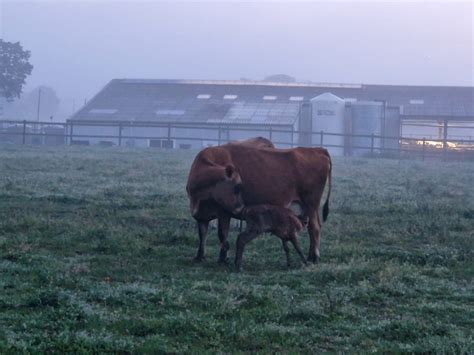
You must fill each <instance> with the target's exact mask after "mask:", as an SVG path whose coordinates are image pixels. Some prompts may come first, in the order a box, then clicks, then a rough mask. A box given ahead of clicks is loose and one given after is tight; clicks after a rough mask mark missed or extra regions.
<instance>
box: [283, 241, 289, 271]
mask: <svg viewBox="0 0 474 355" xmlns="http://www.w3.org/2000/svg"><path fill="white" fill-rule="evenodd" d="M281 245H282V246H283V250H284V251H285V255H286V266H288V267H290V264H291V263H290V248H289V247H288V241H287V240H284V239H282V240H281Z"/></svg>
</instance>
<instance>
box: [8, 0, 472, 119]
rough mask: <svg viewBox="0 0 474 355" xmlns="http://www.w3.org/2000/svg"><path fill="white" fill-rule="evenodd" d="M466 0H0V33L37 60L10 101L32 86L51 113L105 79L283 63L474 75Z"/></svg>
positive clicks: (391, 78)
mask: <svg viewBox="0 0 474 355" xmlns="http://www.w3.org/2000/svg"><path fill="white" fill-rule="evenodd" d="M473 8H474V6H473V3H472V2H429V3H426V2H425V3H423V2H400V3H390V2H384V1H379V2H360V1H357V2H299V3H289V2H268V1H265V2H263V1H262V2H235V1H224V2H200V3H196V2H187V1H179V2H150V1H133V2H115V1H110V0H109V1H61V2H60V1H18V0H15V1H13V0H3V1H2V0H0V31H1V33H0V35H1V38H3V39H4V40H6V41H10V42H17V41H20V43H21V44H22V46H23V48H24V49H26V50H29V51H31V58H30V62H31V64H33V66H34V68H33V72H32V75H31V76H30V77H28V79H27V84H26V86H25V87H24V90H23V92H24V95H23V96H22V98H21V99H20V100H17V101H16V102H15V103H13V104H12V105H13V106H15V105H16V106H15V107H16V109H18V110H23V111H22V112H29V110H30V108H28V107H29V106H28V105H29V104H28V105H27V104H26V103H27V102H31V103H32V104H31V105H32V107H33V108H32V111H31V112H33V113H32V114H34V112H35V111H34V107H35V104H34V102H35V99H34V97H36V96H37V90H38V88H39V87H40V86H41V87H42V95H43V94H44V97H43V96H42V100H44V103H45V105H46V103H48V104H47V105H46V106H47V107H50V109H49V110H50V111H51V112H52V113H51V115H52V116H54V120H55V121H57V120H65V119H66V118H67V117H68V116H69V115H71V114H72V112H73V111H74V110H77V109H79V108H80V106H81V105H83V104H84V102H85V100H88V99H90V98H91V97H92V96H93V95H94V94H96V93H97V92H98V91H99V90H100V89H101V88H102V87H103V86H104V85H105V84H107V82H109V81H110V80H111V79H113V78H154V79H230V80H235V79H237V80H238V79H241V78H246V79H251V80H261V79H263V78H264V77H266V76H268V75H272V74H280V73H282V74H288V75H290V76H292V77H295V78H296V80H297V81H313V82H331V83H364V84H403V85H447V86H473V85H474V60H473V47H474V42H473V36H474V34H473V31H474V28H473V17H474V14H473V11H474V9H473ZM35 90H36V92H35ZM46 93H47V94H46ZM13 106H12V107H13ZM48 112H49V111H48ZM23 115H26V114H23ZM44 115H46V116H48V117H49V115H50V113H45V114H44ZM44 115H42V119H44V117H43V116H44ZM32 118H35V117H32Z"/></svg>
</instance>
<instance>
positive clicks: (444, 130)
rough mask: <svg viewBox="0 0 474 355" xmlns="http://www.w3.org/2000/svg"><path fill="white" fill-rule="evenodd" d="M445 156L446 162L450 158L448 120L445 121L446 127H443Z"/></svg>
mask: <svg viewBox="0 0 474 355" xmlns="http://www.w3.org/2000/svg"><path fill="white" fill-rule="evenodd" d="M443 126H444V127H443V128H444V129H443V154H444V157H443V158H444V160H446V159H447V156H448V120H447V119H445V120H444V125H443Z"/></svg>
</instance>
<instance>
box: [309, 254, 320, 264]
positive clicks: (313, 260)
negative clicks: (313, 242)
mask: <svg viewBox="0 0 474 355" xmlns="http://www.w3.org/2000/svg"><path fill="white" fill-rule="evenodd" d="M308 262H310V263H313V264H318V263H319V257H318V256H317V255H311V256H308Z"/></svg>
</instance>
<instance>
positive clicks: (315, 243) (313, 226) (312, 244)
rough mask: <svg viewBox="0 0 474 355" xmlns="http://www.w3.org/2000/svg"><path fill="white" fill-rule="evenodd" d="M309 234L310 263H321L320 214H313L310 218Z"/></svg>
mask: <svg viewBox="0 0 474 355" xmlns="http://www.w3.org/2000/svg"><path fill="white" fill-rule="evenodd" d="M308 233H309V255H308V261H310V262H313V263H317V262H318V261H319V239H320V235H321V221H320V219H319V214H318V213H317V212H316V213H313V214H312V215H310V217H309V223H308Z"/></svg>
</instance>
